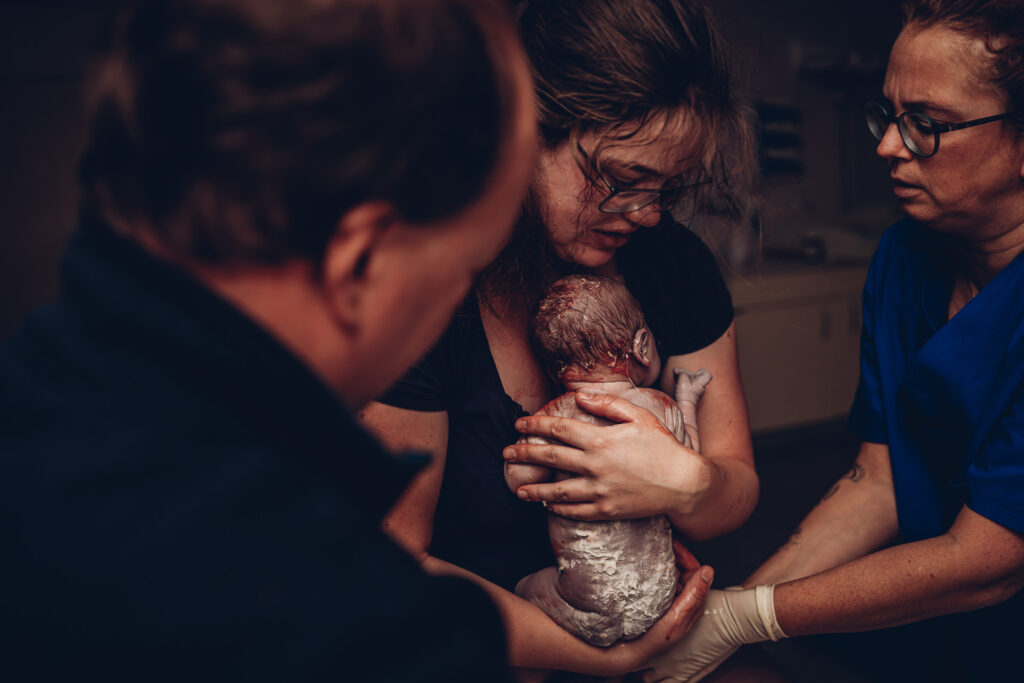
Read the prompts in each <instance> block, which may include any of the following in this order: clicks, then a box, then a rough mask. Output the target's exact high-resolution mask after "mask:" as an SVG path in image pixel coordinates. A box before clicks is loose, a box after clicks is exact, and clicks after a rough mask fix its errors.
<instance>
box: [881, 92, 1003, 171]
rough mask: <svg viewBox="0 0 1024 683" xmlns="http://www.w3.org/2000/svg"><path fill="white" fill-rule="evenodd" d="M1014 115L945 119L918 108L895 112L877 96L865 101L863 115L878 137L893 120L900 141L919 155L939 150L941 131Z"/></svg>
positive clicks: (976, 124)
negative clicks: (954, 121)
mask: <svg viewBox="0 0 1024 683" xmlns="http://www.w3.org/2000/svg"><path fill="white" fill-rule="evenodd" d="M1014 115H1015V113H1014V112H1011V111H1008V112H1005V113H1002V114H996V115H995V116H985V117H983V118H980V119H973V120H971V121H964V122H963V123H945V122H943V121H936V120H935V119H933V118H932V117H930V116H928V115H927V114H923V113H921V112H919V111H905V112H903V113H902V114H900V115H899V116H897V115H895V114H893V113H892V112H891V111H889V108H888V107H887V106H885V104H884V103H882V102H879V101H878V100H870V101H868V102H865V103H864V118H865V119H867V123H868V130H869V131H871V135H872V136H873V137H874V138H875V139H876V140H878V141H881V140H882V138H884V137H885V132H886V131H887V130H889V124H891V123H895V124H896V130H898V131H899V132H900V138H901V139H902V140H903V144H904V145H906V147H907V149H909V150H910V151H911V152H912V153H914V154H916V155H917V156H919V157H930V156H934V155H935V153H936V152H938V151H939V136H940V135H942V134H943V133H948V132H950V131H953V130H962V129H964V128H973V127H974V126H980V125H983V124H986V123H992V122H993V121H1002V120H1003V119H1008V118H1011V117H1013V116H1014Z"/></svg>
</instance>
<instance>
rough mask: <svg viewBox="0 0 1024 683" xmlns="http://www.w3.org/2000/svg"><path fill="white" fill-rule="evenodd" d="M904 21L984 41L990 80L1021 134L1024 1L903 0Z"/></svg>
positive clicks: (1023, 117) (1023, 131)
mask: <svg viewBox="0 0 1024 683" xmlns="http://www.w3.org/2000/svg"><path fill="white" fill-rule="evenodd" d="M903 19H904V25H905V26H909V25H911V24H913V25H916V26H919V27H921V28H925V27H929V26H945V27H948V28H951V29H953V30H956V31H960V32H962V33H965V34H967V35H969V36H972V37H975V38H980V39H981V40H983V41H985V46H986V48H987V49H988V51H989V52H990V53H991V55H992V63H991V72H990V74H991V76H990V79H991V82H992V84H993V85H995V86H996V87H998V88H999V89H1000V90H1001V91H1002V92H1003V95H1004V97H1005V99H1006V104H1007V110H1008V111H1012V112H1016V113H1017V114H1018V116H1016V117H1015V118H1012V119H1009V120H1008V123H1009V124H1010V125H1013V126H1014V127H1015V128H1016V130H1017V132H1018V133H1019V134H1021V135H1024V2H1022V0H905V1H904V3H903Z"/></svg>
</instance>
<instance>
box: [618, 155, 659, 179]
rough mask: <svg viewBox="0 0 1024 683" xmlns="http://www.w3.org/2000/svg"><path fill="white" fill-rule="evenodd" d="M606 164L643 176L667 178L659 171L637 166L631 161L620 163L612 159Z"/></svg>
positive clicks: (620, 161) (641, 165)
mask: <svg viewBox="0 0 1024 683" xmlns="http://www.w3.org/2000/svg"><path fill="white" fill-rule="evenodd" d="M608 162H609V163H610V164H611V163H614V164H616V165H617V166H620V167H622V168H624V169H627V170H630V171H637V172H638V173H642V174H644V175H650V176H657V177H660V178H665V177H667V176H666V175H665V174H664V173H662V172H661V171H658V170H655V169H653V168H651V167H650V166H644V165H643V164H638V163H636V162H633V161H622V160H621V159H614V158H613V159H609V160H608Z"/></svg>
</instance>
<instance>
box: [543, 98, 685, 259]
mask: <svg viewBox="0 0 1024 683" xmlns="http://www.w3.org/2000/svg"><path fill="white" fill-rule="evenodd" d="M624 128H626V129H628V124H627V125H626V126H624ZM702 133H703V127H702V126H700V125H695V123H694V121H693V117H692V116H691V115H689V114H688V113H686V112H679V111H677V112H674V113H673V114H672V115H671V116H669V115H660V116H657V117H654V118H653V119H652V120H651V121H649V122H648V123H647V124H646V125H645V126H644V127H643V128H641V129H640V130H639V132H637V133H636V135H633V136H631V137H630V138H628V139H625V140H614V139H606V140H605V141H604V142H602V143H601V147H600V149H599V150H595V146H596V144H597V138H596V136H594V135H588V134H585V135H583V136H581V138H580V147H582V149H583V151H584V153H585V154H586V155H588V157H590V158H591V159H592V160H593V159H594V158H595V156H596V159H597V161H598V163H599V164H600V167H601V170H602V175H603V177H604V179H605V180H606V181H607V182H609V183H611V184H612V185H614V186H615V187H618V188H623V189H625V188H628V187H638V188H644V189H656V190H658V189H666V188H670V187H672V186H673V184H674V183H677V182H678V179H679V178H680V176H682V175H684V174H686V173H687V172H689V171H691V170H692V169H693V167H694V166H695V164H696V162H697V157H698V154H699V149H700V142H701V139H702V137H703V136H702ZM613 134H614V131H613ZM578 154H579V151H578V150H577V149H576V147H575V145H574V144H573V143H568V142H567V143H563V144H561V145H559V146H558V147H555V148H553V149H546V150H543V151H542V152H541V154H540V163H539V165H538V170H537V175H536V177H535V179H534V183H533V188H534V194H535V196H536V198H537V202H538V205H539V209H540V215H541V218H542V220H543V221H544V224H545V226H546V228H547V232H548V236H549V238H550V239H551V242H552V244H553V246H554V249H555V253H556V254H557V255H558V257H559V258H560V259H562V260H563V261H567V262H571V263H577V264H579V265H582V266H585V267H588V268H598V269H600V268H602V267H603V266H606V265H607V264H608V263H609V261H611V259H612V257H613V256H614V255H615V251H616V250H617V249H618V248H619V247H621V246H623V245H624V244H625V243H626V242H627V241H628V240H629V236H630V235H631V234H633V232H635V231H636V230H638V229H639V228H641V227H644V226H652V225H655V224H657V223H658V221H659V220H660V217H661V211H662V210H663V209H667V208H670V207H663V206H661V203H660V202H655V203H652V204H649V205H647V206H645V207H643V208H641V209H638V210H636V211H630V212H628V213H604V212H602V211H600V210H599V209H598V206H599V205H600V203H601V202H602V201H603V200H604V199H605V198H606V197H607V196H608V194H609V190H608V188H607V186H606V185H604V184H603V183H602V181H601V180H600V179H598V178H596V177H594V178H590V177H588V175H587V174H585V173H584V172H583V171H582V170H580V168H579V165H578V163H577V156H578Z"/></svg>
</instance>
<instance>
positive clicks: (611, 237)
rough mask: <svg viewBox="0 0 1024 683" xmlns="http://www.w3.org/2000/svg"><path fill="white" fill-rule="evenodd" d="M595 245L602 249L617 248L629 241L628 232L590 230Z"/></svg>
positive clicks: (630, 233)
mask: <svg viewBox="0 0 1024 683" xmlns="http://www.w3.org/2000/svg"><path fill="white" fill-rule="evenodd" d="M591 234H592V235H593V237H594V241H595V242H596V243H597V246H599V247H601V248H604V249H618V248H619V247H621V246H623V245H624V244H625V243H626V242H628V241H629V236H630V235H632V234H633V233H632V231H630V232H612V231H611V230H594V231H592V232H591Z"/></svg>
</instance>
